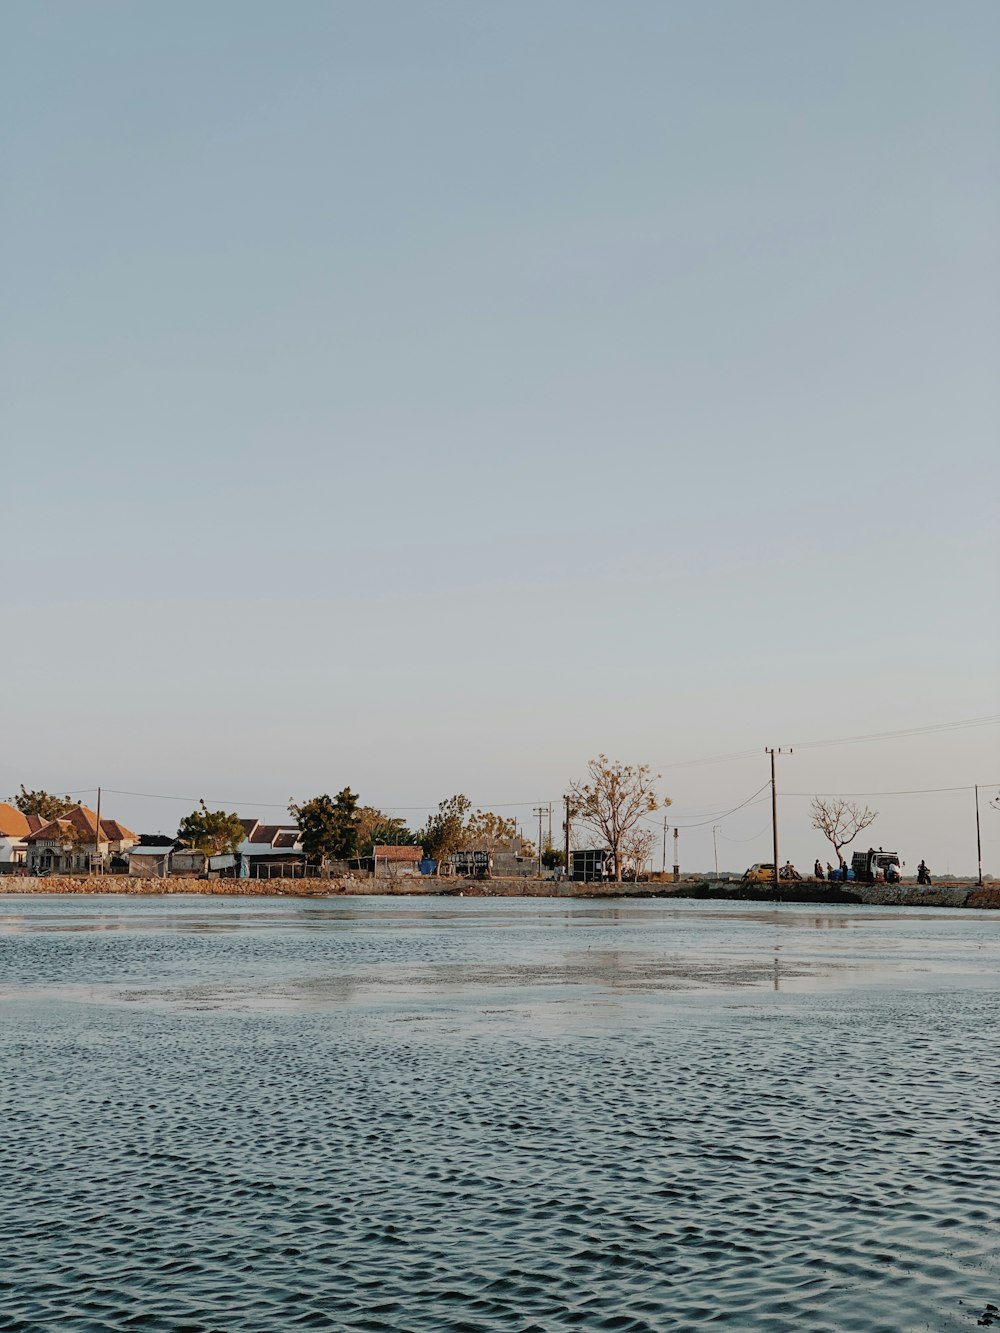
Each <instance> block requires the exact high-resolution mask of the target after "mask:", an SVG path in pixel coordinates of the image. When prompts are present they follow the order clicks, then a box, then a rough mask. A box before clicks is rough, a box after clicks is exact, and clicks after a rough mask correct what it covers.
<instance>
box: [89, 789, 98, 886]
mask: <svg viewBox="0 0 1000 1333" xmlns="http://www.w3.org/2000/svg"><path fill="white" fill-rule="evenodd" d="M100 859H101V789H100V787H98V789H97V830H96V832H95V833H94V860H93V861H91V863H90V873H91V874H93V873H94V863H95V862H97V861H99V860H100Z"/></svg>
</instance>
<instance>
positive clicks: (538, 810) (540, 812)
mask: <svg viewBox="0 0 1000 1333" xmlns="http://www.w3.org/2000/svg"><path fill="white" fill-rule="evenodd" d="M535 814H536V815H537V816H538V878H539V879H541V878H542V820H543V819H544V818H545V806H544V805H536V806H535Z"/></svg>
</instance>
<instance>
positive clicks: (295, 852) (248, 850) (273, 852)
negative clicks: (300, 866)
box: [239, 842, 303, 860]
mask: <svg viewBox="0 0 1000 1333" xmlns="http://www.w3.org/2000/svg"><path fill="white" fill-rule="evenodd" d="M239 851H240V855H241V856H246V857H249V858H250V859H251V860H252V859H253V857H255V856H302V855H303V853H302V851H301V850H300V849H297V848H295V847H271V846H269V845H268V844H267V843H266V842H265V843H263V844H261V843H256V842H254V843H249V842H241V843H240V846H239Z"/></svg>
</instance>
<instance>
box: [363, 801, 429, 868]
mask: <svg viewBox="0 0 1000 1333" xmlns="http://www.w3.org/2000/svg"><path fill="white" fill-rule="evenodd" d="M416 841H417V835H416V834H415V833H414V832H413V830H412V829H410V828H407V827H406V821H405V820H403V819H399V818H397V817H396V816H395V815H387V814H385V813H383V811H381V810H376V809H375V808H374V807H373V806H370V805H363V806H361V807H360V809H359V810H358V850H357V855H358V856H371V854H372V851H373V850H374V848H375V847H376V846H380V847H383V846H384V847H412V846H414V844H415V843H416Z"/></svg>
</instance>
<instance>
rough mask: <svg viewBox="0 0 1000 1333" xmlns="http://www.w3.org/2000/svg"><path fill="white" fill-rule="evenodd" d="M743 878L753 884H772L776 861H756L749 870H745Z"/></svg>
mask: <svg viewBox="0 0 1000 1333" xmlns="http://www.w3.org/2000/svg"><path fill="white" fill-rule="evenodd" d="M743 878H744V879H748V880H749V881H750V883H751V884H770V883H771V882H772V881H773V879H774V862H773V861H755V862H754V864H753V865H752V866H751V867H750V869H749V870H744V872H743Z"/></svg>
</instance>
